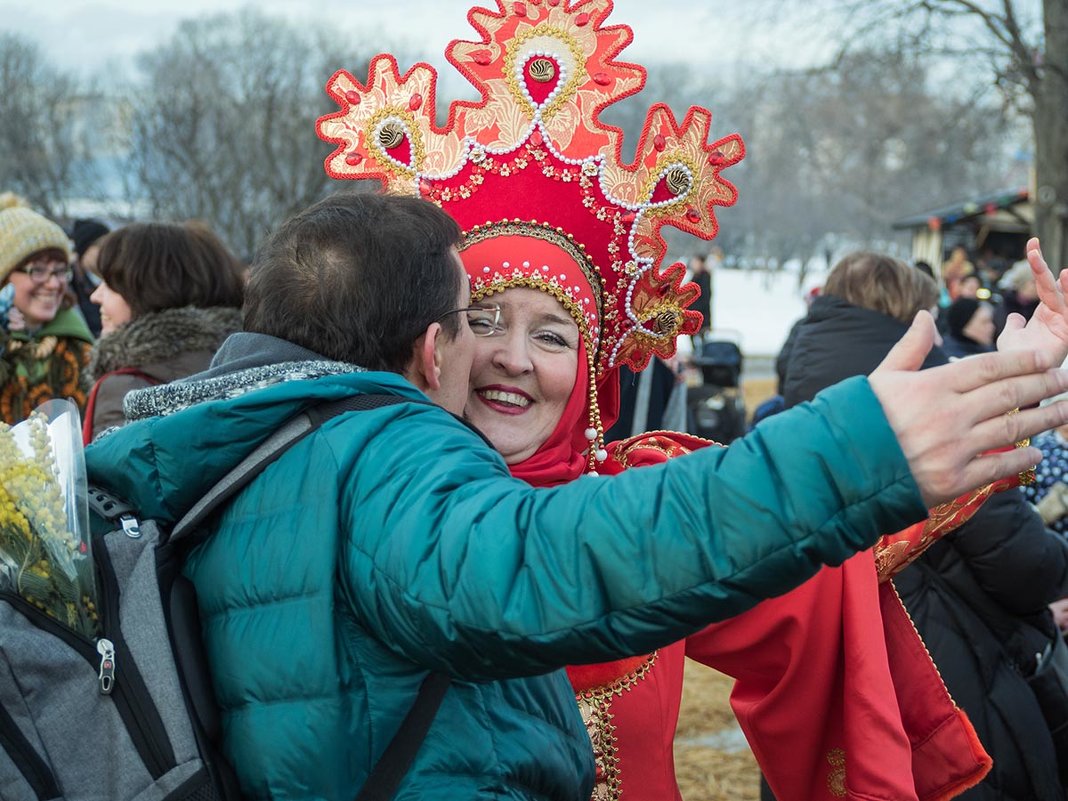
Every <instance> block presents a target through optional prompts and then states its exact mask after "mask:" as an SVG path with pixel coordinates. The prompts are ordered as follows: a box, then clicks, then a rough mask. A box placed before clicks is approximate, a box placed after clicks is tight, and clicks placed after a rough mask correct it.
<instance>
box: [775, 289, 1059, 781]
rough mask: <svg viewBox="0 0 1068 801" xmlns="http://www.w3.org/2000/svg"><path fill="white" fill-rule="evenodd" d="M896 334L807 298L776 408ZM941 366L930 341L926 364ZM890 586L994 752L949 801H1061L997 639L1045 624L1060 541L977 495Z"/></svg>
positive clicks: (1038, 727) (1024, 514) (1038, 721)
mask: <svg viewBox="0 0 1068 801" xmlns="http://www.w3.org/2000/svg"><path fill="white" fill-rule="evenodd" d="M906 330H907V326H906V325H905V324H904V323H901V322H899V321H898V320H895V319H893V318H891V317H889V316H887V315H884V314H879V313H878V312H873V311H870V310H868V309H862V308H859V307H857V306H853V305H851V304H849V303H846V302H845V301H843V300H841V299H840V298H835V297H834V296H831V295H822V296H820V297H818V298H816V300H815V302H814V303H813V304H812V309H811V310H810V312H809V316H808V318H807V319H806V320H805V322H804V323H802V325H801V327H800V330H799V331H798V335H797V339H796V341H795V344H794V347H793V352H792V354H791V358H790V362H789V364H788V365H787V369H786V393H785V394H786V404H787V406H793V405H795V404H797V403H801V402H802V401H806V400H810V399H811V398H812V397H813V396H814V395H815V394H816V393H817V392H819V391H821V390H822V389H824V388H825V387H828V386H830V385H831V384H833V383H836V382H837V381H841V380H842V379H844V378H847V377H849V376H851V375H857V374H864V375H866V374H868V373H870V372H871V371H872V370H874V369H875V368H876V367H877V366H878V364H879V362H880V361H882V359H883V357H884V356H885V355H886V354H887V353H888V352H889V350H890V348H891V347H893V345H894V343H895V342H897V340H898V339H900V338H901V336H902V335H903V334H904V333H905V331H906ZM945 362H946V356H945V354H944V353H942V352H941V351H940V350H939V349H938V348H935V349H934V350H933V351H932V352H931V355H930V356H928V359H927V362H926V363H925V366H935V365H937V364H943V363H945ZM894 583H895V584H896V586H897V588H898V591H899V592H900V593H901V597H902V600H903V601H904V602H905V607H906V608H907V609H908V611H909V614H910V615H911V616H912V618H913V621H914V622H915V624H916V628H917V630H918V631H919V632H920V635H921V636H922V637H923V639H924V641H925V642H926V644H927V648H928V650H929V651H930V653H931V657H932V658H933V659H934V661H935V664H936V665H937V666H938V668H939V671H940V672H941V674H942V678H943V680H944V681H945V683H946V687H947V688H948V689H949V691H950V694H951V695H952V696H953V698H954V700H955V701H956V703H957V704H958V706H960V707H961V708H962V709H963V710H964V711H965V712H967V713H968V717H969V718H971V721H972V723H973V724H974V725H975V729H976V732H977V733H978V735H979V739H980V741H981V742H982V743H983V745H984V746H985V747H986V749H987V751H988V752H989V753H990V755H991V756H992V757H993V759H994V767H993V770H992V771H991V773H990V775H989V776H988V777H987V778H986V779H985V780H984V781H983V782H982V783H981V784H980V785H979V786H977V787H975V788H973V789H972V790H969V791H968V792H966V793H964V794H963V795H961V796H959V797H958V801H1024V799H1028V801H1047V800H1048V801H1053V799H1056V800H1057V801H1064V791H1063V789H1062V788H1061V786H1060V784H1059V782H1058V780H1057V776H1056V758H1055V755H1054V752H1053V744H1052V740H1051V739H1050V736H1049V733H1048V729H1047V727H1046V725H1045V722H1044V720H1043V718H1042V713H1041V710H1040V709H1039V707H1038V703H1037V701H1036V700H1035V697H1034V695H1033V693H1032V692H1031V690H1030V688H1029V687H1028V685H1027V683H1026V682H1025V681H1024V679H1023V678H1022V677H1021V675H1020V671H1019V670H1018V669H1017V667H1016V666H1015V664H1014V663H1016V662H1019V661H1021V657H1022V654H1020V653H1016V652H1015V651H1017V650H1026V649H1009V650H1007V649H1006V648H1003V647H1002V642H999V639H1000V640H1001V641H1006V640H1014V641H1015V640H1017V639H1018V638H1019V637H1020V636H1022V635H1023V634H1025V633H1030V632H1031V631H1033V626H1032V624H1034V625H1037V626H1047V625H1052V621H1051V620H1050V618H1049V612H1048V610H1046V608H1045V607H1046V604H1048V603H1049V602H1050V601H1053V600H1055V599H1056V598H1059V597H1061V596H1062V595H1063V594H1064V593H1065V592H1066V591H1068V546H1065V545H1064V543H1063V541H1062V540H1061V539H1060V538H1059V537H1057V536H1056V535H1054V534H1052V533H1050V532H1048V531H1047V530H1046V529H1045V527H1044V526H1043V525H1042V521H1041V518H1039V517H1038V515H1037V513H1035V512H1034V510H1033V509H1032V508H1031V507H1030V505H1029V504H1028V503H1027V502H1026V501H1025V500H1024V498H1023V495H1022V494H1021V493H1020V492H1017V491H1014V490H1010V491H1007V492H1003V493H1000V494H998V495H996V496H994V497H992V498H991V499H990V500H988V501H987V502H986V504H984V505H983V507H982V508H981V509H980V510H979V511H978V512H977V513H976V515H975V516H974V517H973V518H972V519H971V520H970V521H969V522H968V523H965V524H964V525H963V526H961V527H960V528H959V529H957V530H956V531H955V532H953V533H951V534H949V535H947V536H946V537H945V538H944V539H943V540H941V541H940V542H938V543H936V544H935V545H933V546H931V548H929V549H928V550H927V551H926V552H925V553H924V554H923V556H921V557H920V558H919V559H918V560H917V561H916V562H915V563H914V564H913V565H912V566H910V567H908V568H907V569H905V570H904V571H903V572H901V573H900V574H899V575H898V576H897V578H895V579H894ZM977 606H978V607H980V608H983V609H984V610H987V614H986V615H985V616H981V615H980V614H979V613H977V612H976V611H975V610H974V608H975V607H977ZM993 610H996V614H992V611H993ZM993 617H996V618H997V625H999V626H1000V625H1001V624H1002V623H1003V621H1004V620H1006V619H1008V620H1009V621H1010V624H1009V625H1010V627H1011V628H1013V629H1014V631H1013V632H1011V633H1010V632H1003V636H1000V637H999V636H996V635H994V634H993V633H992V632H991V629H990V626H991V625H994V624H995V621H994V620H993V619H991V618H993ZM1051 633H1052V630H1051ZM1010 650H1012V651H1013V652H1011V653H1010ZM1022 669H1024V670H1026V669H1027V668H1026V667H1022ZM1058 793H1059V795H1058Z"/></svg>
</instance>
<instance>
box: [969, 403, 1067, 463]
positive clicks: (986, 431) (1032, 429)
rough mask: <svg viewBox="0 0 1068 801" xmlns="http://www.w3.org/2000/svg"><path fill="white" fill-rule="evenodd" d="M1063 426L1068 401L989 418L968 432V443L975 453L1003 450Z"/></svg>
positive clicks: (1065, 421)
mask: <svg viewBox="0 0 1068 801" xmlns="http://www.w3.org/2000/svg"><path fill="white" fill-rule="evenodd" d="M1065 423H1068V401H1058V402H1057V403H1050V404H1047V405H1046V406H1041V407H1039V408H1037V409H1024V410H1022V411H1020V412H1019V413H1017V414H998V415H997V416H995V417H990V418H988V419H987V420H984V421H982V422H980V423H979V424H977V425H976V426H975V427H974V428H973V429H972V434H971V436H970V437H969V439H968V444H969V446H970V447H971V448H973V449H974V450H976V451H987V450H991V449H992V448H1004V447H1005V446H1006V445H1011V444H1012V443H1014V442H1019V441H1020V440H1023V439H1027V438H1028V437H1033V436H1035V435H1036V434H1041V433H1042V432H1043V431H1049V430H1050V429H1051V428H1057V427H1058V426H1062V425H1064V424H1065Z"/></svg>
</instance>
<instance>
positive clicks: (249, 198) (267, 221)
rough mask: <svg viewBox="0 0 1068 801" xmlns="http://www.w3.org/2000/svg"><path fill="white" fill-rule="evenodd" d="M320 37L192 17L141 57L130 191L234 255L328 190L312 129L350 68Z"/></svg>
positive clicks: (240, 20) (237, 20)
mask: <svg viewBox="0 0 1068 801" xmlns="http://www.w3.org/2000/svg"><path fill="white" fill-rule="evenodd" d="M349 47H350V45H344V46H342V45H341V44H333V43H331V42H330V41H329V40H328V38H327V37H326V36H325V35H323V34H315V33H313V32H310V31H308V30H302V29H297V28H294V27H292V26H290V25H289V24H288V23H286V22H284V21H281V20H276V19H272V18H269V17H266V16H263V15H261V14H259V13H256V12H254V11H251V10H247V9H246V10H244V11H241V12H239V13H237V14H230V15H219V16H212V17H206V18H201V19H197V20H191V21H187V22H184V23H182V24H181V25H180V27H179V29H178V31H177V33H176V34H175V35H174V37H173V38H172V39H171V40H170V41H169V42H167V43H166V44H164V45H163V46H161V47H159V48H157V49H154V50H152V51H149V52H146V53H144V54H143V55H142V56H141V58H140V66H141V67H142V69H143V72H144V80H143V82H142V83H141V84H140V85H139V86H137V87H136V88H135V89H134V94H133V101H132V102H133V112H132V121H131V122H132V127H131V130H132V140H131V142H130V163H131V171H130V172H131V174H132V176H133V178H134V181H133V187H132V188H133V191H135V192H140V193H141V194H142V195H143V198H144V200H146V201H147V202H148V205H149V208H150V213H151V214H152V215H153V216H154V217H157V218H170V219H188V218H201V219H204V220H206V221H208V222H210V223H211V224H212V225H213V226H214V227H215V228H216V229H217V230H218V231H219V232H220V233H221V234H222V235H223V236H224V237H225V238H226V239H227V240H228V241H229V242H230V244H231V246H233V247H234V248H235V249H236V250H238V251H239V252H241V253H242V254H246V255H247V254H251V253H252V252H253V251H254V250H255V248H256V246H257V244H258V242H259V241H260V240H261V239H262V238H263V236H264V235H265V234H266V233H267V231H268V230H270V228H271V227H272V226H274V225H275V224H277V223H278V222H280V221H281V220H282V219H284V218H285V217H287V216H289V215H290V214H292V213H293V212H295V211H296V210H298V209H300V208H303V207H305V206H307V205H308V204H309V203H312V202H314V201H315V200H318V199H319V198H320V197H322V196H323V195H324V194H325V193H326V192H327V190H328V187H329V186H330V184H331V182H330V179H329V178H328V177H327V176H326V174H325V171H324V169H323V160H324V159H325V157H326V155H327V154H328V152H329V149H330V148H329V146H327V145H325V144H324V143H322V142H321V141H320V140H319V139H318V138H317V137H316V136H315V120H316V117H318V116H319V115H320V114H323V113H326V112H329V111H332V110H334V107H333V105H332V103H331V102H330V100H329V98H328V97H327V95H326V92H325V91H324V89H323V87H324V85H325V83H326V80H327V78H329V76H330V75H331V73H332V72H333V71H334V70H336V69H337V68H339V67H343V66H344V67H347V68H352V67H354V66H355V65H353V64H352V63H351V55H350V57H349V58H345V57H343V56H342V52H344V51H346V50H349Z"/></svg>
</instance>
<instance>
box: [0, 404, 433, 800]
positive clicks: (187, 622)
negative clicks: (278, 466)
mask: <svg viewBox="0 0 1068 801" xmlns="http://www.w3.org/2000/svg"><path fill="white" fill-rule="evenodd" d="M406 402H412V401H411V399H407V398H401V397H398V396H393V395H357V396H353V397H350V398H345V399H343V400H340V401H331V402H327V403H323V404H320V405H318V406H315V407H312V408H310V409H308V410H307V411H305V412H304V413H302V414H300V415H298V416H296V417H295V418H293V419H291V420H290V421H289V422H287V423H286V424H285V425H284V426H283V427H282V428H281V429H279V430H278V431H277V432H275V434H274V435H272V436H271V437H270V438H269V439H268V440H266V441H265V442H264V443H262V444H261V445H260V446H259V447H258V448H257V449H256V450H255V451H254V452H253V453H252V454H250V455H249V456H248V457H247V458H246V459H245V460H244V461H243V462H241V463H240V464H239V465H238V466H237V467H236V468H234V469H233V470H232V471H231V472H230V473H228V474H227V475H226V476H225V477H224V478H223V479H222V480H221V481H220V482H219V483H218V484H217V485H216V486H215V487H214V488H213V489H212V490H211V491H210V492H208V494H207V495H205V496H204V497H203V498H202V499H201V500H200V501H199V502H198V503H197V504H196V505H195V506H194V507H193V508H192V509H191V510H190V511H189V512H188V513H187V514H186V515H185V516H184V517H183V518H182V519H181V520H180V521H178V522H177V523H175V524H174V526H173V527H169V526H167V525H161V524H159V523H157V521H155V520H150V519H148V520H146V519H141V518H140V517H139V515H138V514H137V510H136V509H135V508H133V507H131V506H130V505H128V504H126V503H124V502H123V501H121V500H120V499H118V498H116V497H114V496H113V495H111V494H110V493H109V492H107V491H106V490H101V489H99V488H95V487H90V490H89V506H90V513H91V514H90V517H91V518H92V530H93V540H92V553H93V558H94V561H95V562H96V569H97V582H98V612H99V616H100V621H101V624H102V630H103V632H104V634H103V636H102V637H100V638H99V639H98V640H97V641H96V642H93V641H91V640H89V639H87V638H85V637H83V636H82V635H80V634H77V633H75V632H74V631H72V630H71V629H68V628H66V627H65V626H62V625H60V624H58V623H56V622H55V621H54V620H53V619H51V618H49V617H47V616H46V615H44V614H43V613H41V612H39V611H38V610H37V609H36V608H34V607H33V606H31V605H30V604H29V603H28V602H26V601H25V600H24V599H23V598H22V597H21V596H18V595H15V594H13V593H8V592H0V799H4V801H46V800H47V799H64V801H133V800H134V799H136V801H233V800H235V799H239V798H240V792H239V789H238V784H237V780H236V777H235V775H234V773H233V770H232V769H231V768H230V766H229V765H228V764H227V762H226V760H225V759H224V758H223V757H222V755H221V753H220V751H219V748H218V743H219V742H220V736H219V735H220V715H219V712H218V709H217V707H216V704H215V700H214V696H213V692H212V686H211V679H210V674H209V670H208V666H207V660H206V658H205V653H204V647H203V643H202V641H201V636H200V631H201V629H200V621H199V618H198V613H197V603H196V595H195V592H194V589H193V585H192V583H191V582H190V581H189V580H188V579H186V578H185V577H184V576H182V575H181V569H182V565H183V563H184V559H185V556H186V555H187V554H188V553H189V552H190V550H191V549H192V548H193V547H194V546H195V545H197V544H199V543H200V542H202V541H203V540H204V539H205V538H206V536H207V535H208V533H209V532H208V531H207V530H206V528H205V526H204V524H205V522H206V521H208V520H209V519H210V518H211V517H212V516H213V514H214V513H215V512H217V511H218V510H219V509H220V508H221V507H222V506H223V504H225V503H226V502H227V501H229V500H230V499H231V498H233V497H234V496H235V495H236V494H237V493H238V492H240V490H241V489H243V488H244V487H245V486H246V485H247V484H248V483H249V482H250V481H252V479H253V478H255V477H256V476H257V475H259V473H260V472H262V471H263V470H264V469H265V468H266V467H267V466H268V465H270V464H271V463H273V462H274V461H275V460H276V459H277V458H278V457H279V456H281V455H282V453H283V452H285V450H287V449H288V448H289V447H290V446H292V445H293V444H295V443H296V442H298V441H299V440H301V439H302V438H303V437H305V436H307V435H308V434H309V433H311V432H313V431H315V430H316V429H317V428H318V427H319V426H320V425H322V424H323V423H324V422H326V421H327V420H329V419H330V418H332V417H334V416H336V415H338V414H341V413H343V412H347V411H358V410H363V409H372V408H377V407H380V406H385V405H391V404H395V403H406ZM90 481H92V477H90ZM447 685H448V679H447V678H446V677H444V676H442V675H440V674H433V673H432V674H429V675H428V677H427V679H426V680H424V683H423V686H422V687H421V689H420V691H419V697H418V700H417V701H416V703H415V704H414V705H413V707H412V709H411V710H410V711H409V714H408V717H407V718H406V719H405V722H404V723H402V725H401V727H400V730H399V731H398V734H397V736H396V738H395V739H394V741H393V742H392V743H390V745H389V747H388V748H387V750H386V753H385V754H384V755H383V757H382V758H381V760H380V761H379V763H378V764H377V765H376V766H375V769H374V771H373V772H372V774H371V776H370V777H369V779H368V781H367V782H366V783H365V786H364V789H363V791H362V792H361V793H360V796H359V798H360V799H371V798H375V799H388V798H391V797H392V796H393V793H394V792H395V790H396V787H397V785H399V783H400V780H401V779H402V778H403V776H404V774H405V773H406V771H407V769H408V766H409V764H410V762H411V760H412V759H413V758H414V756H415V753H416V751H417V750H418V748H419V745H420V744H421V742H422V740H423V737H424V735H425V734H426V731H427V730H428V729H429V727H430V724H431V722H432V721H433V718H434V715H435V713H436V711H437V708H438V706H439V705H440V702H441V699H442V697H443V696H444V693H445V691H446V689H447ZM354 795H355V793H354Z"/></svg>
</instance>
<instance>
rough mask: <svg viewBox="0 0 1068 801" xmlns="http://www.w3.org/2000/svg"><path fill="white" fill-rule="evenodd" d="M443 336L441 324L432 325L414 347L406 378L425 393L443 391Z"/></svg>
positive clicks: (405, 374)
mask: <svg viewBox="0 0 1068 801" xmlns="http://www.w3.org/2000/svg"><path fill="white" fill-rule="evenodd" d="M443 336H444V331H443V329H442V327H441V323H431V324H430V325H429V326H427V329H426V331H425V332H424V333H423V335H422V336H420V337H419V338H418V339H417V340H415V344H414V345H412V358H411V361H409V362H408V367H407V368H406V369H405V371H404V377H405V378H407V379H408V380H409V381H411V382H412V383H413V384H414V385H415V386H416V387H417V388H418V389H420V390H422V391H423V392H426V391H427V390H431V391H434V390H438V389H441V353H440V347H441V343H442V337H443Z"/></svg>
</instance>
